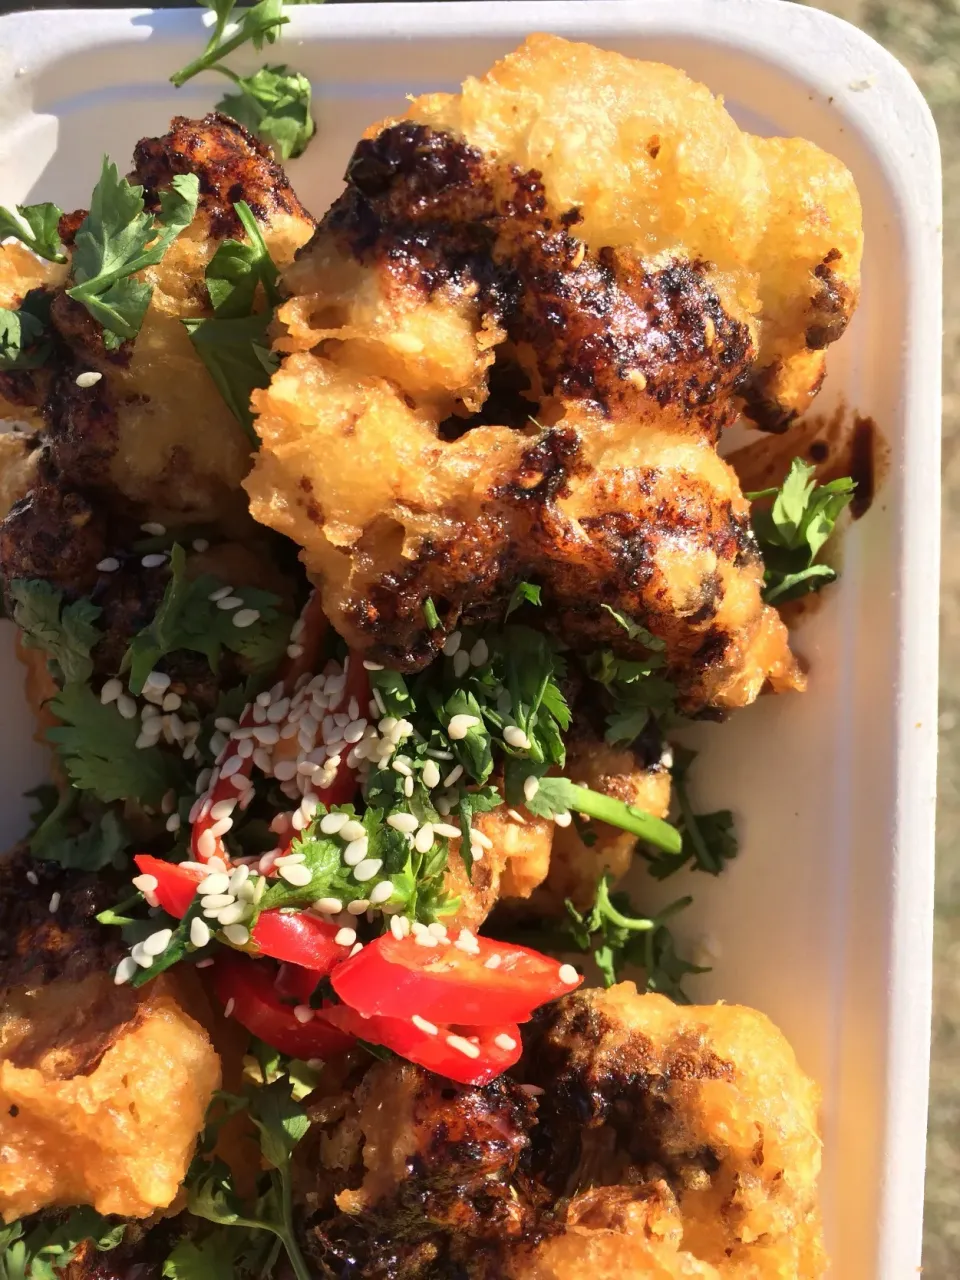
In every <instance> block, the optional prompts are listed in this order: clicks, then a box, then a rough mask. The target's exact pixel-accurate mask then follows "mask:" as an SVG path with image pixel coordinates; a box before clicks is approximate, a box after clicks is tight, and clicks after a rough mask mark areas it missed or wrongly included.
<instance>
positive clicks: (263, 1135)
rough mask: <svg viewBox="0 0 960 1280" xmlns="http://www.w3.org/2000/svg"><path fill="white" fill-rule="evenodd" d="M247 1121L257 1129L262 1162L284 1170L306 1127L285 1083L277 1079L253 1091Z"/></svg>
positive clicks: (304, 1117)
mask: <svg viewBox="0 0 960 1280" xmlns="http://www.w3.org/2000/svg"><path fill="white" fill-rule="evenodd" d="M250 1119H251V1120H252V1121H253V1123H254V1124H255V1125H256V1126H257V1128H258V1129H259V1130H260V1149H261V1151H262V1152H263V1158H264V1160H266V1162H267V1164H268V1165H270V1166H271V1168H273V1169H279V1170H281V1171H284V1170H288V1169H289V1166H290V1157H291V1156H292V1155H293V1151H294V1148H295V1147H296V1146H297V1144H298V1143H299V1142H300V1141H301V1139H303V1138H304V1137H305V1136H306V1133H307V1130H308V1129H309V1128H310V1121H309V1119H308V1118H307V1113H306V1112H305V1111H304V1109H303V1107H301V1106H300V1105H299V1104H298V1103H296V1102H295V1101H294V1100H293V1098H292V1097H291V1095H290V1085H289V1081H283V1080H277V1081H275V1082H274V1083H273V1084H270V1085H266V1086H265V1087H264V1088H260V1089H256V1090H254V1091H253V1093H252V1094H251V1102H250Z"/></svg>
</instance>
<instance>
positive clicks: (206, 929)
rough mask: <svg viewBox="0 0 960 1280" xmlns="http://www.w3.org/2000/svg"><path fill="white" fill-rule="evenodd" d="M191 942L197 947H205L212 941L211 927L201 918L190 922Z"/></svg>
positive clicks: (194, 918) (196, 917)
mask: <svg viewBox="0 0 960 1280" xmlns="http://www.w3.org/2000/svg"><path fill="white" fill-rule="evenodd" d="M190 941H191V942H192V943H193V945H194V946H195V947H205V946H206V945H207V943H208V942H209V941H210V926H209V925H208V924H207V922H206V920H201V919H200V917H199V916H194V917H193V919H192V920H191V921H190Z"/></svg>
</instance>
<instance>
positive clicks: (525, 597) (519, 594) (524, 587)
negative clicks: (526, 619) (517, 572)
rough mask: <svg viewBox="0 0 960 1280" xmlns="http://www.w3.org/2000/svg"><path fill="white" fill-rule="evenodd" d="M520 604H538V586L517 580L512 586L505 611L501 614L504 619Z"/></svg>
mask: <svg viewBox="0 0 960 1280" xmlns="http://www.w3.org/2000/svg"><path fill="white" fill-rule="evenodd" d="M522 604H534V605H539V604H540V588H539V587H537V586H534V584H533V583H532V582H518V583H517V585H516V586H515V587H514V588H513V591H512V592H511V595H510V601H509V603H508V605H507V611H506V613H505V614H504V615H503V618H504V621H506V620H507V618H509V617H510V615H511V613H513V612H514V611H515V610H516V609H519V608H520V606H521V605H522Z"/></svg>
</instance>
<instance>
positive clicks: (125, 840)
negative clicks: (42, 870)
mask: <svg viewBox="0 0 960 1280" xmlns="http://www.w3.org/2000/svg"><path fill="white" fill-rule="evenodd" d="M74 794H75V793H74ZM67 796H68V798H69V797H70V793H69V792H68V793H67ZM54 812H55V813H56V811H54ZM53 816H54V815H51V818H52V817H53ZM130 844H131V840H130V835H129V833H128V831H127V829H126V827H125V826H124V824H123V822H122V820H121V818H120V816H119V815H118V814H117V813H115V812H114V811H113V810H112V809H107V810H105V811H104V812H103V813H102V814H100V816H99V817H98V818H96V819H95V820H94V821H92V822H89V823H87V822H84V823H83V825H82V826H81V828H80V830H79V831H78V832H75V833H72V832H71V831H70V828H69V826H68V825H67V824H65V823H63V822H59V821H56V822H52V821H51V819H47V821H46V822H44V823H42V824H41V826H40V827H39V828H38V829H37V831H36V832H35V833H34V835H33V837H32V838H31V841H30V852H31V853H32V854H33V856H34V857H35V858H39V859H40V860H41V861H44V862H56V863H57V864H58V865H59V866H61V867H65V868H68V869H71V870H73V869H76V870H80V871H102V870H103V868H104V867H122V866H124V865H125V864H126V861H127V859H126V851H127V849H129V847H130Z"/></svg>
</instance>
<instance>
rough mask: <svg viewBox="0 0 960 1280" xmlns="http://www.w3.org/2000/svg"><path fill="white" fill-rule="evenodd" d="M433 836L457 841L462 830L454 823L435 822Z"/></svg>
mask: <svg viewBox="0 0 960 1280" xmlns="http://www.w3.org/2000/svg"><path fill="white" fill-rule="evenodd" d="M433 834H434V835H435V836H445V837H446V839H447V840H456V839H457V838H458V837H459V835H460V828H459V827H455V826H454V825H453V823H452V822H435V823H434V824H433Z"/></svg>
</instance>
